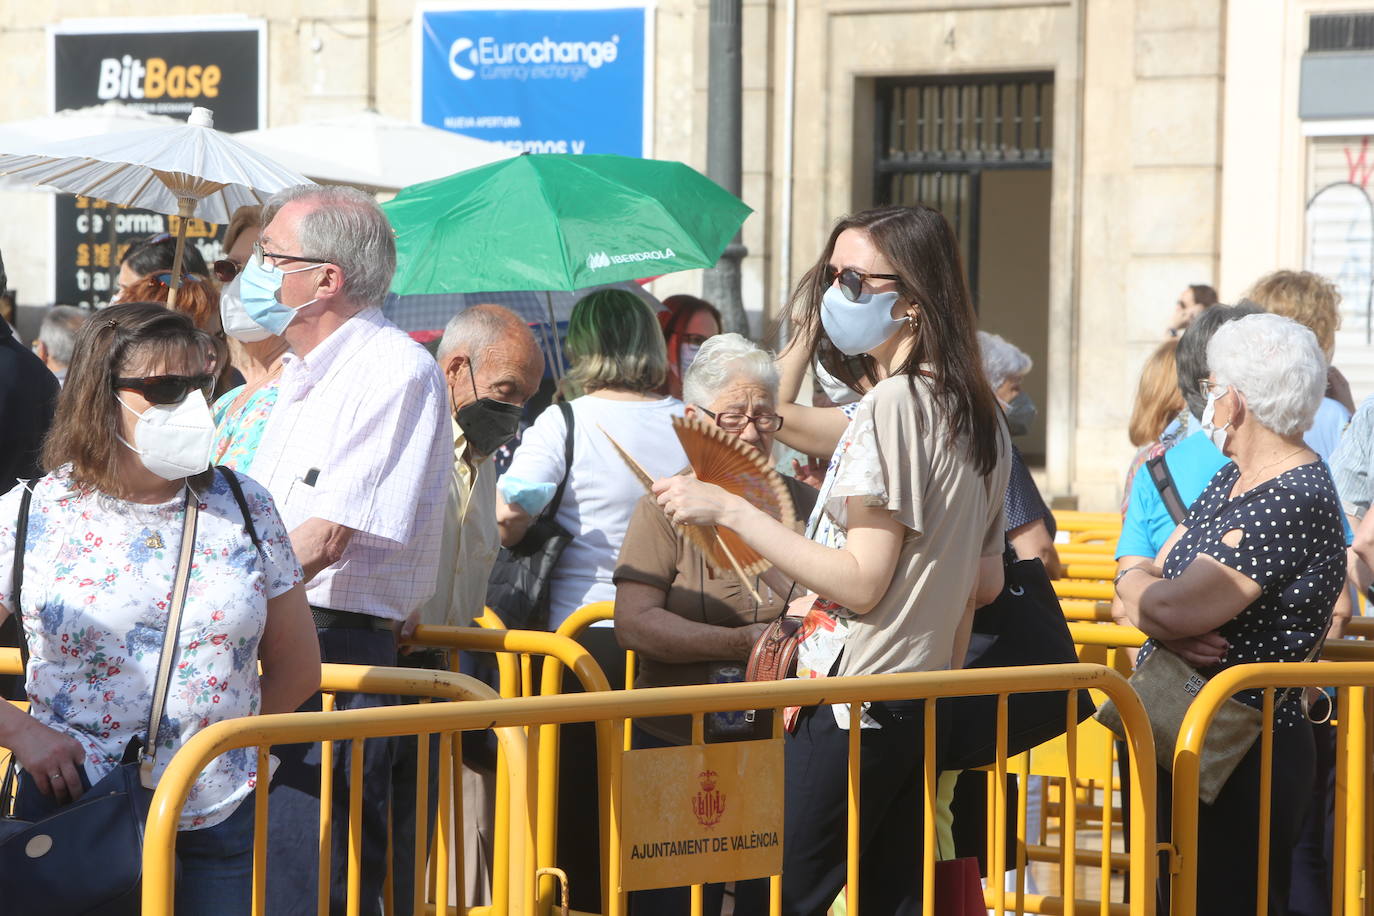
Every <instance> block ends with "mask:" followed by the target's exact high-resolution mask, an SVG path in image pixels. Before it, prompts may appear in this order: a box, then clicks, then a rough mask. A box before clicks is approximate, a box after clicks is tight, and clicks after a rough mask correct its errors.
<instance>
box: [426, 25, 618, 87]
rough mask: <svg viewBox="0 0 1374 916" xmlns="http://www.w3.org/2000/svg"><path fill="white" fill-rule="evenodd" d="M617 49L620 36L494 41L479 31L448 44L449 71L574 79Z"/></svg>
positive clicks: (467, 75)
mask: <svg viewBox="0 0 1374 916" xmlns="http://www.w3.org/2000/svg"><path fill="white" fill-rule="evenodd" d="M619 53H620V36H619V35H612V36H611V37H610V38H609V39H608V40H606V41H554V40H553V39H552V38H550V37H549V36H547V35H545V36H544V37H543V38H541V39H539V40H538V41H498V40H497V39H496V38H494V37H492V36H491V35H483V36H482V37H480V38H478V39H477V40H476V41H474V40H473V39H471V38H467V37H462V38H456V39H454V40H453V43H452V44H451V45H449V48H448V68H449V71H450V72H451V73H452V74H453V75H454V76H455V77H457V78H458V79H460V80H470V79H473V78H474V77H480V78H481V79H484V80H491V79H496V80H499V79H514V80H529V79H566V80H572V81H574V82H576V81H577V80H581V79H584V78H586V76H587V74H588V72H589V71H591V70H599V69H601V68H602V67H604V66H606V65H608V64H613V63H615V61H616V58H617V57H618V56H619Z"/></svg>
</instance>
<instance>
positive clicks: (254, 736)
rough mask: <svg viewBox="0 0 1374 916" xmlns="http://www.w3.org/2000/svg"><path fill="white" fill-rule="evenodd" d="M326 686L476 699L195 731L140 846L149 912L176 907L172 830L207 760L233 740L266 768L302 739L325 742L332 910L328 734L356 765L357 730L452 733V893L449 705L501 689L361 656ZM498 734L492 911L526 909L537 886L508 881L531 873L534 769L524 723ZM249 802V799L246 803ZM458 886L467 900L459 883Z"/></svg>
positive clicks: (356, 866) (448, 874) (443, 828)
mask: <svg viewBox="0 0 1374 916" xmlns="http://www.w3.org/2000/svg"><path fill="white" fill-rule="evenodd" d="M322 687H323V689H325V690H327V691H356V692H364V693H383V694H399V695H407V696H424V697H432V698H440V699H446V700H464V701H473V702H472V703H471V704H470V703H466V702H465V703H424V704H420V705H410V706H392V707H377V708H372V709H358V710H344V711H328V710H326V711H324V712H318V713H284V714H280V715H270V716H249V717H244V718H238V719H228V720H225V721H222V722H217V723H215V724H214V725H211V726H210V727H208V728H206V729H205V730H203V731H201V732H199V733H198V734H196V735H195V736H194V737H193V738H192V739H191V740H190V741H188V742H187V743H186V744H185V745H184V746H183V747H182V748H181V749H180V750H179V751H178V752H177V753H176V755H175V756H173V758H172V760H171V762H170V763H169V764H168V766H167V770H166V771H165V772H164V773H163V775H162V778H161V780H160V781H159V782H158V786H157V790H156V791H155V792H154V793H153V801H152V808H151V810H150V812H149V816H148V824H147V829H146V831H145V833H144V846H143V912H144V914H145V916H157V914H164V913H170V912H172V901H173V899H174V893H175V888H174V880H175V874H176V869H175V845H176V831H177V825H178V822H179V820H180V813H181V809H182V807H183V806H184V805H185V803H186V798H187V796H188V794H189V793H190V790H191V786H192V785H193V784H194V783H195V781H196V779H197V778H198V777H199V775H200V773H201V771H202V770H203V769H204V768H205V767H206V766H207V765H209V763H210V762H211V761H212V760H214V759H215V758H216V757H218V756H219V755H220V754H223V753H225V752H226V751H229V750H233V749H234V748H241V747H252V748H256V749H257V755H258V768H259V772H268V766H269V764H268V754H269V750H270V748H271V747H272V746H273V745H279V744H297V743H303V742H315V741H320V742H324V743H325V744H324V754H323V755H322V757H321V767H320V769H321V773H322V786H321V799H320V837H321V842H320V850H321V851H320V860H321V861H320V895H321V903H320V912H321V913H327V912H329V907H328V887H329V874H330V865H331V863H330V861H329V858H330V844H329V842H328V837H329V836H330V833H331V830H332V824H331V818H332V813H331V797H330V796H331V794H332V793H331V788H332V780H331V779H330V776H329V774H330V773H331V770H332V742H335V741H341V740H351V741H352V745H351V748H350V753H351V754H352V755H353V765H354V771H355V772H360V771H361V767H362V754H363V743H362V741H360V740H357V739H363V738H380V737H394V736H405V735H416V736H427V735H430V734H433V733H439V735H440V737H441V740H442V739H448V740H449V742H450V743H449V751H450V753H448V754H442V753H441V754H440V755H439V779H438V787H439V795H438V808H437V822H436V825H435V826H436V830H435V831H434V851H433V855H434V858H435V860H436V862H437V865H436V869H435V872H436V886H435V888H434V894H435V899H436V900H447V899H448V896H449V893H448V892H449V887H450V881H451V880H452V876H454V875H461V874H462V844H461V842H459V841H457V840H456V839H455V827H456V826H457V824H458V823H461V820H462V816H463V815H462V799H461V793H457V796H458V797H455V793H454V791H453V786H454V780H453V767H454V766H455V763H454V761H455V760H456V759H457V758H458V754H459V748H458V743H457V742H458V737H459V736H458V734H457V731H458V730H457V729H455V728H452V727H449V724H448V723H449V721H450V719H451V718H452V713H451V710H453V709H457V708H460V707H466V706H468V705H488V701H499V697H498V696H497V694H496V692H495V691H493V690H492V689H491V688H489V687H488V686H487V685H485V684H483V683H481V682H480V681H476V680H474V679H472V678H469V677H467V676H465V675H461V674H453V673H450V672H443V671H416V670H413V669H401V668H371V667H365V666H358V665H324V666H323V675H322ZM490 725H492V723H490V722H482V723H479V724H473V725H467V726H464V728H477V729H484V728H487V727H488V726H490ZM495 727H496V734H497V739H498V740H499V742H500V744H501V747H502V750H503V751H504V754H505V760H506V765H507V767H508V768H509V770H510V774H511V777H510V779H509V784H510V787H511V790H510V793H509V797H508V799H507V805H508V809H509V812H510V825H511V831H510V833H509V838H508V842H507V846H508V849H507V852H506V856H505V860H504V865H503V866H502V874H500V880H499V881H497V882H495V885H494V887H493V888H492V893H493V900H492V906H491V911H492V912H494V913H501V914H505V913H527V912H529V911H530V910H531V908H532V899H531V895H526V896H524V897H519V898H517V899H512V898H511V896H510V894H511V891H512V888H517V889H518V888H519V887H520V876H523V875H525V874H527V873H529V872H530V868H529V865H528V863H527V859H526V851H527V849H528V848H529V845H530V842H531V837H532V832H533V824H532V823H531V822H530V818H529V806H528V802H527V796H528V792H527V787H528V780H529V777H530V775H531V774H530V768H529V766H528V761H527V759H526V750H525V746H526V742H525V735H524V733H523V731H522V730H521V729H519V728H515V727H512V726H511V725H510V724H507V723H496V724H495ZM427 756H428V755H427V753H425V752H424V751H423V750H422V752H421V753H420V754H419V755H418V757H419V761H420V773H419V774H418V776H417V780H416V782H417V786H418V787H419V789H417V791H418V792H423V791H424V787H425V786H426V783H427V780H428V773H427ZM363 789H364V786H363V784H362V780H355V781H353V782H352V784H351V785H350V799H349V823H348V835H349V844H348V858H349V861H348V863H347V868H348V882H347V888H348V890H347V901H346V906H347V912H348V913H349V914H356V913H358V912H359V911H360V905H361V900H360V896H359V893H360V880H361V872H360V861H359V860H360V857H361V854H362V793H363ZM268 790H269V786H268V782H267V781H266V780H263V781H260V782H259V783H258V786H257V789H256V791H255V795H254V801H253V803H254V804H255V805H256V815H257V829H256V832H255V836H254V847H253V914H254V916H261V914H263V913H265V912H266V874H267V873H266V869H267V865H268V862H267V831H268V823H269V817H270V810H269V804H268V799H269V791H268ZM245 803H246V802H245ZM426 810H427V806H426V805H425V804H424V803H423V798H421V800H420V803H419V804H417V811H416V836H417V841H416V845H417V860H418V862H417V868H418V867H419V864H418V863H423V862H424V860H425V855H424V845H425V844H424V840H425V837H426V835H427V833H428V825H427V824H426ZM458 887H459V894H460V900H461V885H460V884H459V885H458ZM424 890H425V888H424V883H423V882H421V881H417V883H416V894H417V911H422V910H423V909H424V904H423V903H420V902H419V900H418V897H419V895H421V894H422V893H423V892H424Z"/></svg>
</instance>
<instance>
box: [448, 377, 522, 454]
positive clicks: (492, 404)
mask: <svg viewBox="0 0 1374 916" xmlns="http://www.w3.org/2000/svg"><path fill="white" fill-rule="evenodd" d="M468 376H469V377H470V378H471V379H472V393H473V395H474V396H476V394H477V377H476V375H474V374H473V371H472V363H471V362H469V363H468ZM524 414H525V409H524V408H523V407H520V406H519V405H516V404H507V403H505V402H504V401H497V400H495V399H493V398H480V397H479V398H477V400H476V401H473V402H472V403H471V404H469V405H467V406H466V407H461V408H459V410H458V414H457V416H455V417H454V419H456V420H457V421H458V428H459V429H461V430H462V431H463V436H464V437H465V438H466V439H467V440H468V444H469V445H471V446H472V449H473V451H475V452H477V453H478V454H479V455H483V456H487V455H494V454H496V450H497V449H499V448H500V447H501V446H503V445H505V444H506V443H507V442H509V441H510V440H512V439H514V438H515V434H516V433H518V432H519V431H520V418H521V417H523V416H524Z"/></svg>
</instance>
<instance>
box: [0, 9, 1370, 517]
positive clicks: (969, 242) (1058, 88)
mask: <svg viewBox="0 0 1374 916" xmlns="http://www.w3.org/2000/svg"><path fill="white" fill-rule="evenodd" d="M550 3H551V4H552V5H560V4H559V2H558V0H550ZM512 5H515V4H512ZM527 5H537V4H534V3H530V4H527ZM569 5H570V0H569ZM582 5H587V4H582ZM603 5H607V6H613V5H616V4H615V3H613V2H611V0H607V2H606V3H605V4H603ZM1362 6H1368V2H1367V0H1365V2H1364V3H1359V2H1352V0H1229V2H1228V0H744V3H743V14H744V19H743V32H744V59H743V68H744V70H743V78H744V99H743V106H744V109H743V110H744V148H743V162H744V178H743V194H742V196H743V197H744V199H745V201H746V202H747V203H749V204H750V206H752V207H753V208H754V209H755V211H756V212H755V214H754V215H753V216H751V217H750V219H749V220H748V221H747V222H746V224H745V227H744V244H745V246H746V247H747V248H748V251H749V255H748V257H747V258H746V259H745V261H744V263H743V277H744V298H745V304H746V306H747V307H748V308H749V309H750V310H751V313H752V315H753V318H754V328H753V330H754V332H755V333H756V334H763V333H765V332H766V330H767V327H768V326H769V325H770V324H771V320H772V319H773V318H775V317H776V316H777V315H778V314H779V312H780V310H781V309H782V308H784V307H785V303H786V301H787V297H788V291H789V288H790V286H791V285H792V283H794V282H795V280H796V278H797V277H799V276H800V275H801V273H802V272H803V271H804V270H805V269H806V268H807V267H808V266H810V264H811V263H812V262H813V261H814V259H815V257H816V255H817V253H818V250H819V247H820V245H821V244H822V243H823V241H824V239H825V236H826V234H827V232H828V229H829V227H830V225H831V223H832V222H833V220H834V219H835V218H836V217H838V216H840V215H842V214H844V213H847V212H850V211H852V210H854V209H856V208H858V207H863V206H868V205H871V204H875V203H888V202H912V201H915V200H924V201H928V202H932V203H935V204H937V205H939V206H940V207H941V208H942V209H943V210H945V212H946V213H947V215H949V216H950V218H951V220H952V221H953V222H955V223H956V226H957V228H958V230H959V233H960V238H961V241H962V242H963V243H964V245H965V257H966V261H967V263H968V268H969V273H970V283H971V286H972V287H973V288H974V290H975V294H976V297H977V302H978V306H979V309H980V314H981V316H982V323H983V325H984V326H985V327H986V328H987V329H989V330H992V331H995V332H997V333H1001V334H1003V335H1004V336H1006V337H1008V338H1009V339H1011V340H1012V341H1014V342H1016V343H1017V344H1018V345H1020V346H1021V347H1022V348H1023V349H1025V350H1026V351H1027V352H1029V353H1030V354H1031V355H1032V357H1033V358H1034V359H1035V361H1036V366H1035V368H1034V370H1033V372H1032V374H1031V376H1030V377H1029V379H1028V385H1027V387H1028V390H1030V392H1031V393H1032V396H1033V397H1034V398H1035V400H1036V401H1037V403H1038V404H1039V405H1040V415H1041V422H1040V424H1039V428H1038V429H1037V431H1036V432H1035V434H1034V435H1033V436H1032V437H1030V438H1029V439H1028V440H1027V441H1026V442H1025V444H1024V446H1023V450H1024V451H1025V452H1027V454H1028V455H1029V456H1031V459H1032V462H1033V463H1035V464H1038V465H1042V466H1043V467H1044V477H1043V484H1044V487H1045V489H1046V491H1047V494H1049V495H1051V496H1053V497H1056V498H1061V499H1063V500H1064V501H1065V503H1066V504H1077V505H1079V506H1080V507H1082V508H1085V509H1098V510H1102V509H1110V508H1113V507H1114V506H1116V505H1117V502H1118V500H1119V494H1120V490H1121V486H1122V478H1123V475H1124V472H1125V468H1126V464H1127V462H1128V460H1129V458H1130V455H1131V453H1132V451H1133V449H1132V447H1131V445H1130V443H1129V442H1128V441H1127V439H1126V434H1125V426H1126V420H1127V417H1128V415H1129V412H1130V407H1131V401H1132V398H1133V395H1134V391H1135V384H1136V379H1137V374H1138V371H1139V367H1140V365H1141V364H1142V362H1143V361H1144V359H1145V357H1146V355H1147V354H1148V353H1149V352H1150V351H1151V350H1152V349H1153V348H1154V347H1155V346H1156V345H1157V344H1158V343H1159V342H1160V341H1161V340H1162V338H1163V331H1164V325H1165V323H1166V321H1167V318H1168V313H1169V310H1170V309H1171V308H1172V306H1173V303H1174V301H1175V299H1176V297H1177V295H1178V293H1179V291H1180V290H1181V289H1182V288H1183V287H1184V286H1185V285H1187V284H1189V283H1210V284H1212V285H1215V286H1216V287H1217V289H1218V291H1219V292H1220V294H1221V298H1222V301H1233V300H1234V299H1236V298H1238V297H1239V296H1240V295H1241V294H1242V293H1243V291H1244V289H1245V288H1246V287H1247V286H1248V285H1249V284H1250V282H1252V281H1253V280H1254V279H1255V278H1256V277H1258V276H1259V275H1261V274H1262V273H1264V272H1266V271H1268V270H1272V269H1275V268H1278V267H1302V266H1304V265H1305V264H1306V263H1308V262H1309V261H1310V260H1311V258H1312V257H1314V253H1313V252H1312V251H1310V250H1309V249H1310V247H1311V245H1310V241H1311V238H1310V236H1311V235H1312V232H1310V231H1309V227H1308V226H1307V222H1306V221H1305V214H1306V213H1307V203H1308V201H1309V199H1310V198H1311V197H1312V196H1313V194H1314V193H1315V192H1316V191H1318V190H1320V189H1321V188H1322V187H1324V186H1325V185H1326V184H1330V183H1331V182H1332V181H1333V180H1344V179H1346V178H1350V176H1354V177H1353V178H1350V181H1348V182H1346V183H1352V184H1356V185H1358V186H1360V187H1363V184H1364V183H1367V182H1368V179H1369V178H1370V176H1371V174H1374V150H1371V149H1368V146H1369V142H1368V137H1369V135H1370V134H1371V133H1374V125H1371V124H1370V123H1367V122H1366V121H1362V120H1361V118H1360V117H1358V116H1353V117H1343V118H1333V117H1325V118H1322V119H1316V120H1313V119H1311V118H1308V119H1306V120H1305V119H1304V118H1303V117H1301V116H1300V112H1299V96H1300V92H1302V91H1303V89H1304V87H1303V80H1304V79H1305V76H1304V74H1305V73H1306V70H1305V69H1304V68H1305V67H1306V63H1305V61H1306V59H1307V58H1308V57H1309V56H1310V51H1309V44H1310V41H1309V38H1310V36H1309V32H1310V25H1311V20H1312V17H1313V16H1314V15H1322V14H1331V13H1343V12H1357V11H1359V10H1360V9H1361V7H1362ZM653 8H654V16H653V23H654V25H653V36H652V49H653V58H654V66H653V79H652V82H651V86H652V104H651V110H652V140H651V152H652V155H654V156H655V157H658V158H671V159H680V160H683V161H685V162H687V163H689V164H691V165H694V166H696V167H698V168H701V169H703V170H704V168H705V160H706V131H707V121H708V111H707V86H706V72H707V68H706V59H707V21H708V14H709V0H657V2H656V3H655V4H654V6H653ZM166 9H167V8H166V6H165V4H156V3H153V2H151V0H121V2H119V3H114V2H110V0H52V2H49V3H46V4H8V5H6V6H5V7H4V8H3V9H0V55H3V59H4V60H5V61H6V72H7V74H8V76H9V80H8V85H9V88H10V91H9V92H7V93H6V95H5V98H4V99H3V101H0V121H7V120H12V119H17V118H23V117H29V116H34V115H39V114H43V113H46V112H47V111H48V110H49V109H50V104H51V103H50V99H51V92H50V88H49V83H48V81H49V79H50V77H49V75H48V69H49V63H48V61H47V60H46V48H47V43H46V38H45V29H46V28H47V27H49V26H50V25H52V24H54V23H58V22H62V21H67V20H73V19H80V18H89V17H102V16H115V15H119V16H140V15H142V16H157V15H162V14H163V13H165V11H166ZM213 12H214V13H215V14H217V15H226V16H234V15H242V16H246V17H251V18H254V19H259V20H265V22H266V24H267V42H266V56H267V84H268V91H267V112H268V122H269V125H276V124H283V123H290V122H292V121H296V120H300V119H305V118H310V117H318V116H323V115H326V114H334V113H342V112H347V111H355V110H358V109H361V108H364V107H375V108H376V109H378V110H379V111H381V112H383V113H385V114H391V115H395V116H398V117H409V116H410V115H411V114H412V112H413V110H414V98H415V95H414V94H415V92H416V91H417V89H416V87H415V86H414V85H413V78H414V72H415V71H414V66H413V63H414V62H413V60H412V53H413V48H414V44H415V43H414V41H413V29H414V28H415V20H416V17H417V8H416V6H415V4H413V3H411V2H405V0H330V2H328V3H326V2H323V0H278V2H276V3H273V4H270V5H268V4H265V3H263V2H262V0H221V2H218V3H216V4H215V5H214V10H213ZM1356 44H1358V41H1357V42H1356ZM1356 50H1359V49H1358V48H1357V49H1356ZM1328 114H1329V113H1328ZM1371 114H1374V113H1371ZM588 116H589V117H614V113H613V112H595V113H589V114H588ZM1362 144H1363V145H1362ZM1355 163H1364V166H1357V165H1356V164H1355ZM1333 176H1334V177H1333ZM0 205H2V206H3V208H4V212H5V218H4V219H3V220H0V250H3V251H4V253H5V256H6V257H5V260H6V264H7V265H8V266H9V272H10V277H11V281H10V282H11V285H12V286H15V287H17V288H18V289H19V290H20V294H21V300H22V301H24V302H25V303H27V304H41V303H42V301H43V300H42V296H41V295H39V294H38V293H39V292H40V291H41V290H43V289H45V288H46V287H47V282H48V281H47V272H48V271H50V270H51V267H50V265H49V264H48V263H47V261H46V260H45V258H46V255H47V253H48V252H49V251H50V249H51V245H50V244H48V243H47V242H45V241H43V240H44V239H45V238H46V235H45V229H46V228H47V227H48V225H49V223H50V221H51V218H52V217H51V205H50V203H48V202H46V201H45V200H44V199H43V198H42V196H41V195H35V194H20V193H9V192H6V193H0ZM1341 212H1342V213H1344V212H1345V211H1341ZM1338 217H1339V218H1343V217H1340V215H1339V214H1338ZM1345 229H1349V227H1345ZM1343 231H1344V230H1343ZM1352 232H1353V235H1352ZM1346 236H1347V237H1346V241H1347V242H1349V245H1347V247H1350V246H1356V247H1357V243H1358V242H1359V231H1358V227H1356V229H1355V230H1350V231H1348V232H1346ZM1351 239H1354V241H1351ZM1337 247H1339V246H1337ZM1337 253H1339V252H1337ZM1316 254H1321V252H1317V253H1316ZM1326 256H1327V257H1328V259H1329V258H1330V257H1332V256H1334V255H1332V252H1331V251H1329V250H1328V251H1326ZM1356 260H1358V258H1356ZM1361 269H1362V270H1363V271H1364V274H1363V276H1364V278H1365V279H1364V282H1365V285H1366V287H1367V286H1368V275H1369V272H1370V265H1369V262H1368V260H1366V261H1365V262H1364V265H1363V268H1361V267H1359V265H1356V266H1355V267H1354V268H1351V270H1353V273H1352V274H1351V277H1348V278H1347V280H1349V283H1348V284H1346V285H1343V289H1346V288H1347V287H1348V288H1349V289H1351V290H1354V291H1356V293H1355V294H1353V295H1352V294H1349V293H1348V294H1347V299H1348V301H1347V303H1346V309H1347V326H1346V329H1345V330H1344V331H1342V337H1341V340H1340V344H1339V347H1338V352H1337V363H1338V364H1341V365H1343V366H1344V365H1349V366H1351V367H1352V369H1351V372H1350V373H1349V374H1350V375H1351V376H1352V380H1353V381H1354V382H1355V383H1356V389H1357V395H1358V394H1362V393H1363V394H1367V393H1370V392H1374V360H1366V359H1365V357H1364V354H1365V351H1366V350H1374V347H1370V346H1369V345H1368V340H1367V337H1368V314H1367V311H1366V304H1365V302H1364V301H1363V298H1362V297H1361V295H1360V294H1358V290H1359V288H1360V287H1359V282H1360V276H1361V274H1360V270H1361ZM699 288H700V276H699V275H697V274H682V275H675V276H671V277H667V278H664V279H662V280H659V281H658V282H657V284H656V288H655V291H656V292H658V293H660V294H661V295H667V294H669V293H672V292H678V291H696V290H698V289H699ZM29 291H33V294H31V295H24V294H25V292H29ZM1357 318H1358V321H1357V320H1356V319H1357ZM1366 364H1368V369H1366Z"/></svg>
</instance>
